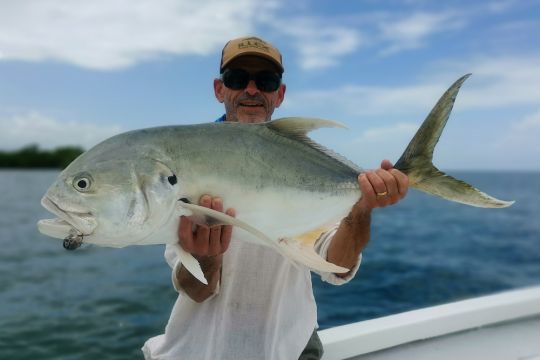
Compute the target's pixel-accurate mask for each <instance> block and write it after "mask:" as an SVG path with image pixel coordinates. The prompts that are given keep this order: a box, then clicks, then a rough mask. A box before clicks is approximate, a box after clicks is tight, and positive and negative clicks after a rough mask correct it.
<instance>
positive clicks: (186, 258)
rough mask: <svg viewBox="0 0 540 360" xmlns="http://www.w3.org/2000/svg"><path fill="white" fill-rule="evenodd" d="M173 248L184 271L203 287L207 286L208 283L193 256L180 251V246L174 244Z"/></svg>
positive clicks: (182, 250)
mask: <svg viewBox="0 0 540 360" xmlns="http://www.w3.org/2000/svg"><path fill="white" fill-rule="evenodd" d="M173 246H174V250H175V251H176V254H177V255H178V258H179V259H180V262H181V263H182V266H183V267H184V268H186V270H187V271H189V273H190V274H191V275H193V276H194V277H195V278H196V279H197V280H199V281H200V282H202V283H203V284H205V285H208V281H207V280H206V277H205V276H204V273H203V271H202V269H201V265H200V264H199V262H198V261H197V259H195V258H194V257H193V255H191V254H190V253H188V252H187V251H185V250H184V249H182V247H181V246H180V245H178V244H175V245H173Z"/></svg>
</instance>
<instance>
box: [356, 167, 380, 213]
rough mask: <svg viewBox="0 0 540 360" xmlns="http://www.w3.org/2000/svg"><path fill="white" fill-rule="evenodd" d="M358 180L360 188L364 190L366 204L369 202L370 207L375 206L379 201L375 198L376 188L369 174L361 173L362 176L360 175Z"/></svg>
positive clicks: (363, 197)
mask: <svg viewBox="0 0 540 360" xmlns="http://www.w3.org/2000/svg"><path fill="white" fill-rule="evenodd" d="M358 181H359V183H360V190H362V199H363V200H364V202H365V203H366V204H369V205H370V207H373V204H374V203H375V202H376V201H377V200H376V198H375V192H376V190H375V189H374V188H373V186H372V185H371V182H370V181H369V179H368V176H367V174H366V173H362V174H360V176H359V177H358Z"/></svg>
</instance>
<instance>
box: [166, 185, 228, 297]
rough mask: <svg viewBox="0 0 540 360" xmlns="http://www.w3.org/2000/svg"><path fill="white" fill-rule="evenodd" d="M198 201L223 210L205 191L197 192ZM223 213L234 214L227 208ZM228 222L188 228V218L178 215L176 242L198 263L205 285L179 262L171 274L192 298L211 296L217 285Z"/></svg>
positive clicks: (225, 243) (218, 202)
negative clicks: (174, 272)
mask: <svg viewBox="0 0 540 360" xmlns="http://www.w3.org/2000/svg"><path fill="white" fill-rule="evenodd" d="M199 205H201V206H204V207H207V208H212V209H214V210H217V211H223V201H222V200H221V199H220V198H218V197H214V198H212V197H211V196H209V195H203V196H201V198H200V200H199ZM225 213H226V214H227V215H230V216H235V212H234V209H227V211H226V212H225ZM231 234H232V226H229V225H227V226H215V227H212V228H209V227H208V226H204V225H198V226H197V227H196V229H195V231H192V222H191V220H190V219H189V218H188V217H185V216H182V217H181V218H180V226H179V228H178V243H179V244H180V246H181V247H182V248H183V249H184V250H185V251H187V252H189V253H191V254H192V255H193V256H194V257H195V258H196V259H197V260H198V261H199V263H200V265H201V268H202V270H203V272H204V276H205V277H206V279H207V280H208V285H205V284H203V283H201V282H200V281H199V280H197V279H196V278H195V277H193V275H191V273H189V272H188V271H187V270H186V269H185V268H184V267H183V266H180V267H179V269H178V271H177V273H176V274H175V276H176V280H177V282H178V285H179V286H180V287H181V288H182V290H184V292H185V293H186V294H187V295H188V296H189V297H190V298H191V299H192V300H193V301H196V302H203V301H205V300H206V299H208V298H209V297H211V296H212V295H213V294H214V293H215V292H216V289H217V286H218V284H219V281H220V277H221V265H222V262H223V253H224V252H225V251H226V250H227V249H228V247H229V244H230V242H231Z"/></svg>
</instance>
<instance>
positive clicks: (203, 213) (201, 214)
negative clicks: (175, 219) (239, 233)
mask: <svg viewBox="0 0 540 360" xmlns="http://www.w3.org/2000/svg"><path fill="white" fill-rule="evenodd" d="M177 208H179V210H178V212H179V213H183V214H184V213H185V212H186V210H189V211H190V212H191V214H192V215H191V218H192V219H193V220H194V221H195V222H196V223H198V224H204V225H208V226H217V225H233V226H238V227H239V228H241V229H243V230H245V231H247V232H249V233H250V234H253V235H255V236H256V237H258V238H259V239H261V240H263V241H264V243H266V244H267V245H268V246H271V247H275V242H274V241H273V240H272V239H271V238H269V237H268V236H266V235H265V234H264V233H262V232H261V231H259V230H257V229H256V228H254V227H253V226H251V225H249V224H248V223H246V222H244V221H242V220H240V219H236V218H234V217H232V216H230V215H227V214H225V213H222V212H220V211H216V210H212V209H209V208H207V207H204V206H200V205H195V204H189V203H185V202H181V201H179V202H178V203H177Z"/></svg>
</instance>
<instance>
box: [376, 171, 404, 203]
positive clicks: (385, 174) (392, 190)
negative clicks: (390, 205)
mask: <svg viewBox="0 0 540 360" xmlns="http://www.w3.org/2000/svg"><path fill="white" fill-rule="evenodd" d="M376 173H377V175H379V177H380V178H381V179H382V180H383V181H384V187H385V188H386V197H387V198H391V197H394V196H396V195H397V196H399V190H398V186H397V181H396V178H395V177H394V176H393V175H392V174H391V173H390V172H389V171H387V170H384V169H377V170H376Z"/></svg>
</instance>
